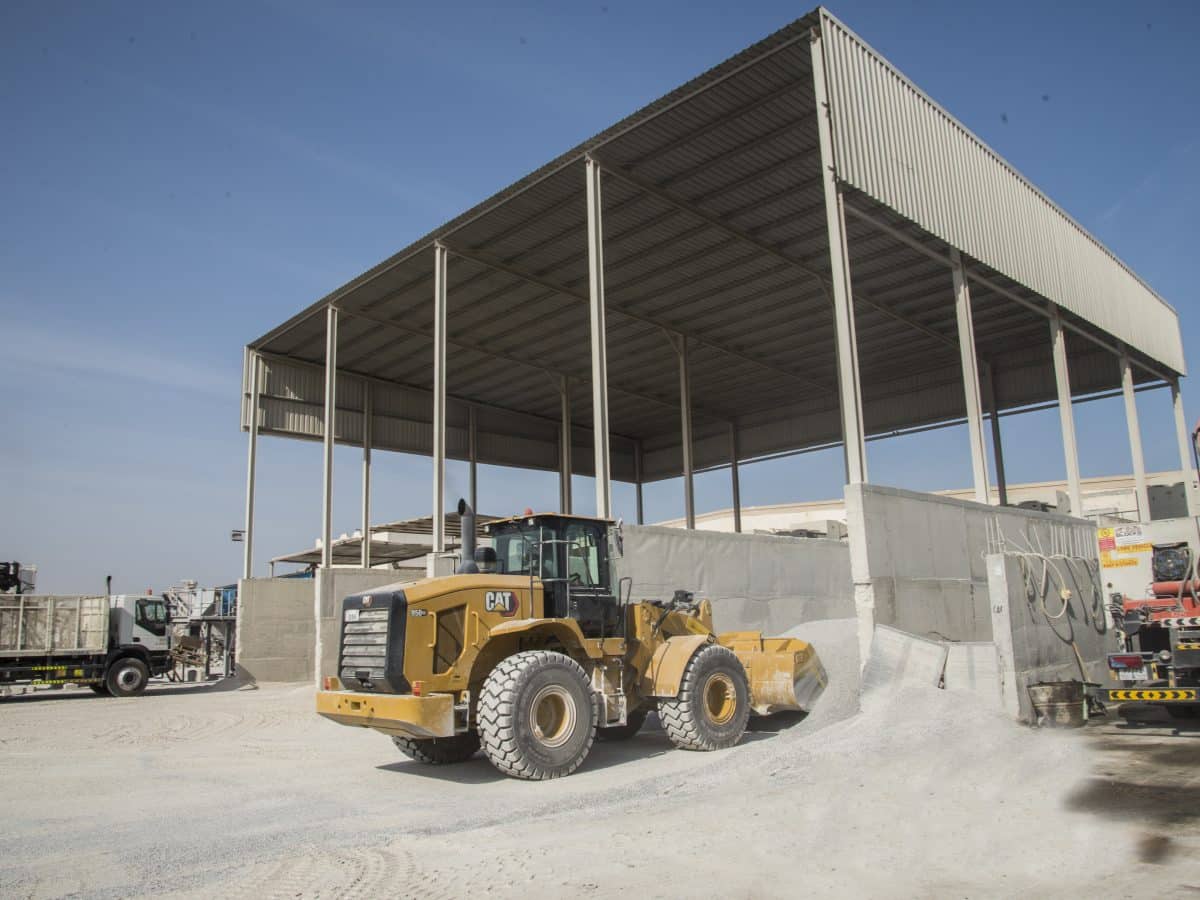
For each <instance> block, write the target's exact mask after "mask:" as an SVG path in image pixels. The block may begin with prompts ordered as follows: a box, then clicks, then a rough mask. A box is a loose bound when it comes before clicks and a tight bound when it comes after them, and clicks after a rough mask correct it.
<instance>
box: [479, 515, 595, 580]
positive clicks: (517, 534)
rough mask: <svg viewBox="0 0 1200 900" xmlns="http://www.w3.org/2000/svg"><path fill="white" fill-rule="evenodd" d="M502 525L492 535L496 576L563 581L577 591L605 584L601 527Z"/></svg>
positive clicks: (590, 524) (569, 523) (580, 523)
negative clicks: (577, 589)
mask: <svg viewBox="0 0 1200 900" xmlns="http://www.w3.org/2000/svg"><path fill="white" fill-rule="evenodd" d="M555 526H556V523H555V522H550V523H545V522H542V523H540V524H537V525H529V524H524V523H520V524H518V523H513V524H506V525H504V526H502V527H500V528H499V529H497V530H495V531H493V532H492V543H493V546H494V547H495V550H496V572H497V574H502V575H531V574H532V575H534V576H537V577H539V578H543V579H546V580H550V579H564V580H566V581H569V582H570V583H571V584H572V585H576V586H578V587H589V588H595V587H600V588H603V587H605V586H607V584H608V547H607V545H606V544H605V529H604V526H603V525H598V524H597V523H595V522H587V521H582V520H580V521H567V522H559V523H557V527H555Z"/></svg>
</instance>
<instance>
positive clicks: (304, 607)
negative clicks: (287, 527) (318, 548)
mask: <svg viewBox="0 0 1200 900" xmlns="http://www.w3.org/2000/svg"><path fill="white" fill-rule="evenodd" d="M312 604H313V580H312V579H311V578H249V579H244V580H242V581H240V582H238V621H237V664H238V667H239V669H240V670H241V671H242V673H243V674H245V675H246V676H248V677H250V678H252V679H254V680H255V681H307V680H309V679H310V678H312V677H313V652H314V635H313V616H312V608H313V607H312Z"/></svg>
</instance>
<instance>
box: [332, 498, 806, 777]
mask: <svg viewBox="0 0 1200 900" xmlns="http://www.w3.org/2000/svg"><path fill="white" fill-rule="evenodd" d="M459 514H460V515H461V516H462V534H463V541H462V544H463V563H462V564H460V565H459V567H458V571H457V572H456V573H455V574H454V575H449V576H445V577H441V578H430V579H426V580H424V581H418V582H416V583H411V584H397V585H393V586H391V587H385V588H374V589H372V590H371V592H370V595H369V596H370V603H369V604H368V603H367V595H365V594H360V595H355V596H351V597H347V598H346V599H345V600H344V601H343V604H342V633H341V641H340V645H339V655H338V670H337V674H336V675H330V676H327V677H326V678H325V679H324V682H325V684H324V686H325V690H323V691H320V692H318V694H317V712H318V713H319V714H320V715H322V716H325V717H326V718H328V719H331V720H333V721H334V722H338V723H340V724H342V725H349V726H354V727H360V728H373V729H375V730H376V731H380V732H382V733H384V734H386V735H389V736H390V737H391V738H392V740H393V741H395V743H396V746H397V747H399V749H400V750H401V751H402V752H403V753H405V754H406V755H408V756H410V757H411V758H413V759H415V760H419V761H421V762H425V763H431V764H435V765H436V764H443V763H455V762H461V761H463V760H466V759H468V758H470V757H471V756H473V755H474V754H475V753H476V752H477V751H479V750H480V749H482V750H483V752H484V754H485V755H486V756H487V757H488V759H489V760H491V762H492V764H493V765H495V766H496V768H497V769H499V770H500V771H501V772H504V773H505V774H507V775H511V776H513V777H515V778H525V779H545V778H557V777H560V776H563V775H569V774H570V773H571V772H573V771H575V769H577V768H578V767H579V765H580V764H581V763H582V762H583V761H584V759H585V758H586V757H587V755H588V751H589V750H590V749H591V746H592V742H593V740H595V739H599V740H602V741H606V740H621V739H624V738H629V737H632V736H633V735H634V734H636V733H637V731H638V729H639V728H641V726H642V724H643V722H644V721H645V719H646V716H647V714H648V713H650V712H651V711H656V712H657V713H658V717H659V719H660V721H661V723H662V726H663V728H664V730H665V731H666V733H667V736H668V737H669V738H670V739H671V741H672V742H673V743H674V744H675V745H676V746H677V747H680V748H683V749H685V750H719V749H722V748H725V747H730V746H733V745H734V744H736V743H737V742H738V741H739V740H741V737H742V734H743V733H744V731H745V729H746V722H747V720H748V719H749V717H750V715H751V714H752V713H754V714H758V715H769V714H771V713H774V712H777V711H780V710H789V709H790V710H797V709H802V710H807V709H810V708H811V707H812V705H813V703H814V702H815V701H816V699H817V698H818V697H819V696H820V694H821V692H822V691H823V690H824V689H825V685H826V675H825V670H824V668H823V667H822V665H821V661H820V659H819V658H818V657H817V654H816V651H815V650H814V649H813V647H812V646H811V645H809V644H808V643H806V642H805V641H802V640H799V639H796V638H769V637H763V635H762V634H761V633H760V632H757V631H741V632H727V633H724V634H717V633H715V632H714V631H713V624H712V606H711V604H710V603H709V602H708V601H706V600H704V601H699V602H697V601H696V600H695V599H694V597H693V595H692V594H690V593H688V592H687V591H683V590H678V591H676V592H675V596H674V597H673V598H672V600H670V601H668V602H657V601H654V602H631V600H630V597H629V596H628V591H626V596H625V597H622V596H621V591H620V590H619V587H618V589H614V585H613V579H612V575H611V567H610V562H611V560H610V556H611V554H613V553H616V552H619V547H620V546H621V536H620V525H619V524H615V523H613V522H610V521H608V520H604V519H591V518H583V517H579V516H568V515H556V514H539V515H525V516H520V517H518V518H513V519H506V520H501V521H496V522H491V523H489V524H488V526H487V534H488V536H489V537H490V538H491V542H492V546H491V547H482V548H480V549H479V550H476V549H475V546H474V545H475V514H474V512H473V511H472V510H471V509H470V507H468V506H467V504H466V503H465V502H464V501H459ZM418 611H419V613H418Z"/></svg>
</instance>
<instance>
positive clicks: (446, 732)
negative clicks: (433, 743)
mask: <svg viewBox="0 0 1200 900" xmlns="http://www.w3.org/2000/svg"><path fill="white" fill-rule="evenodd" d="M317 713H318V714H320V715H322V716H324V717H325V718H327V719H331V720H332V721H334V722H337V723H338V724H339V725H352V726H356V727H358V728H374V729H375V730H376V731H382V732H383V733H384V734H391V735H399V736H400V737H409V738H418V739H421V738H436V737H453V736H454V696H453V695H452V694H430V695H429V696H428V697H414V696H412V695H411V694H368V693H357V692H354V691H318V692H317Z"/></svg>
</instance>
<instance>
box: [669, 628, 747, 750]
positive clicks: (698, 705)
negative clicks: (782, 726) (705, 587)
mask: <svg viewBox="0 0 1200 900" xmlns="http://www.w3.org/2000/svg"><path fill="white" fill-rule="evenodd" d="M658 717H659V719H661V720H662V724H663V728H664V729H665V730H666V732H667V737H669V738H670V739H671V743H673V744H674V745H675V746H676V747H679V748H681V749H683V750H723V749H724V748H726V747H732V746H733V745H734V744H736V743H737V742H738V741H740V740H741V739H742V733H743V732H745V730H746V720H747V719H749V718H750V685H749V684H748V683H747V680H746V670H745V669H744V668H743V667H742V664H741V661H739V660H738V658H737V657H736V656H735V655H734V654H733V651H732V650H730V649H728V648H727V647H722V646H720V645H719V644H709V645H708V646H706V647H702V648H701V649H700V650H698V651H697V652H696V655H695V656H693V657H692V659H691V661H690V662H689V663H688V664H687V668H686V669H684V670H683V681H682V682H681V684H680V687H679V695H678V696H677V697H674V698H670V699H665V700H659V701H658Z"/></svg>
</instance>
